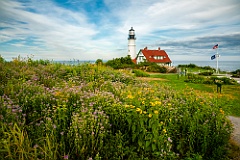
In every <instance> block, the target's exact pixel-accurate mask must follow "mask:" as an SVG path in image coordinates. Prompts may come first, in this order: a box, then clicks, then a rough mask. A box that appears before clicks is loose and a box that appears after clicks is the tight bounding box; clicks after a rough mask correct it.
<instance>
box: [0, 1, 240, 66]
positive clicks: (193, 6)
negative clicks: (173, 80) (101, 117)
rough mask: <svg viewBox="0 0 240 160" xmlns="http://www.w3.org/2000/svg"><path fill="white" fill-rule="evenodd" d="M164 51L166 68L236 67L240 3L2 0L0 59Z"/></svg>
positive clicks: (92, 57)
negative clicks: (183, 64)
mask: <svg viewBox="0 0 240 160" xmlns="http://www.w3.org/2000/svg"><path fill="white" fill-rule="evenodd" d="M131 27H133V28H134V30H135V34H136V38H137V39H136V49H137V52H138V51H139V50H140V49H143V48H144V47H146V46H147V47H148V49H157V48H158V47H160V48H161V49H162V50H165V51H166V52H167V53H168V55H169V57H170V59H171V60H172V61H211V60H210V58H211V56H212V55H214V54H216V50H215V49H212V47H213V46H214V45H215V44H218V45H219V49H218V53H219V54H220V55H221V57H220V58H219V60H220V61H240V1H239V0H211V1H209V0H201V1H200V0H95V1H94V0H65V1H64V0H0V55H1V56H2V57H3V58H4V59H5V60H12V59H13V58H16V57H18V56H19V55H20V56H21V57H31V58H33V59H47V60H56V61H57V60H83V61H87V60H96V59H102V60H110V59H113V58H118V57H125V56H127V52H128V39H127V38H128V32H129V29H130V28H131Z"/></svg>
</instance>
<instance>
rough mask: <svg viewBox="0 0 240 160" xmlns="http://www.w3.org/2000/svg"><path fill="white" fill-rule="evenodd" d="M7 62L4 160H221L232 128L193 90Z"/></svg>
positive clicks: (104, 70)
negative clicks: (174, 88) (177, 89)
mask: <svg viewBox="0 0 240 160" xmlns="http://www.w3.org/2000/svg"><path fill="white" fill-rule="evenodd" d="M32 64H33V62H32V61H29V60H20V59H15V60H14V61H12V62H5V61H3V62H1V63H0V67H1V72H0V75H1V85H0V118H1V122H0V124H1V128H0V146H1V147H0V152H1V153H0V154H1V156H2V157H3V159H184V158H198V159H217V158H219V159H220V158H222V157H224V155H225V147H226V145H227V142H228V139H229V136H230V133H231V131H232V128H231V125H230V122H229V121H228V120H227V119H226V113H225V111H224V110H223V109H222V107H223V106H222V105H223V104H222V102H221V101H219V100H218V97H216V96H214V95H210V96H204V95H201V94H199V93H198V92H195V91H194V90H192V89H191V88H187V89H185V90H182V91H176V90H172V89H171V88H170V87H169V86H167V85H164V84H159V83H155V84H149V83H145V82H142V81H138V80H136V79H135V78H134V77H133V76H132V75H130V74H128V73H127V72H125V71H115V70H113V69H111V68H108V67H104V66H101V65H91V64H82V65H76V66H69V65H63V64H52V63H43V62H42V61H41V63H40V62H34V65H32Z"/></svg>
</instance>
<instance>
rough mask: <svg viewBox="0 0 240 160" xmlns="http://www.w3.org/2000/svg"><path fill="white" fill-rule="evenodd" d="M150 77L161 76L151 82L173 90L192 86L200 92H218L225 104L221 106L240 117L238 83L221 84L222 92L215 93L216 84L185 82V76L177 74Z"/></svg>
mask: <svg viewBox="0 0 240 160" xmlns="http://www.w3.org/2000/svg"><path fill="white" fill-rule="evenodd" d="M150 78H161V79H162V80H157V79H155V80H154V81H152V83H154V82H157V83H162V84H166V85H169V86H171V88H173V89H174V90H183V89H185V88H192V89H194V90H196V91H198V92H201V93H202V94H206V93H208V94H215V95H217V94H218V95H219V96H218V98H219V100H220V101H222V102H224V104H225V106H223V108H224V109H225V110H227V111H229V114H230V115H233V116H238V117H240V85H223V86H222V93H221V94H219V93H216V85H209V84H195V83H186V82H184V80H185V79H186V77H185V76H179V75H178V74H151V76H150Z"/></svg>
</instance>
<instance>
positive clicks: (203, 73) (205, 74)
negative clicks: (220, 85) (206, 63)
mask: <svg viewBox="0 0 240 160" xmlns="http://www.w3.org/2000/svg"><path fill="white" fill-rule="evenodd" d="M212 74H213V72H201V73H199V74H198V75H203V76H211V75H212Z"/></svg>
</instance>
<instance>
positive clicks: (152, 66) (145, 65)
mask: <svg viewBox="0 0 240 160" xmlns="http://www.w3.org/2000/svg"><path fill="white" fill-rule="evenodd" d="M136 67H137V68H139V69H141V70H145V71H147V72H156V73H166V72H167V68H166V67H165V66H160V65H158V64H156V63H151V62H141V63H139V64H137V66H136Z"/></svg>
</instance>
